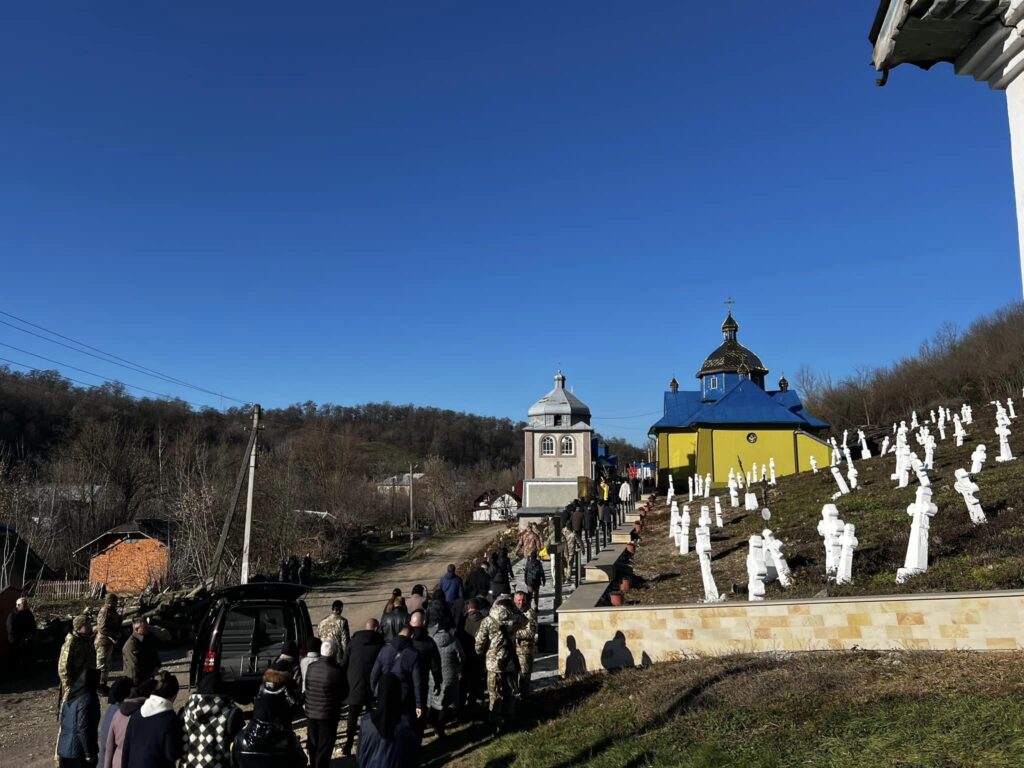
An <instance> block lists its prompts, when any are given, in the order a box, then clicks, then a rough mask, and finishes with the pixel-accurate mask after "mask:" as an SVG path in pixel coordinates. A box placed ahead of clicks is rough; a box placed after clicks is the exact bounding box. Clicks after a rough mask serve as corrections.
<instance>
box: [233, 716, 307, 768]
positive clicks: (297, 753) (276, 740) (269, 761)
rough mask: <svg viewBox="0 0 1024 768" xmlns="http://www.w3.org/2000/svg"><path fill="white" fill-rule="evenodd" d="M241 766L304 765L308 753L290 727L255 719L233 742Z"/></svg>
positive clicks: (277, 767) (291, 767)
mask: <svg viewBox="0 0 1024 768" xmlns="http://www.w3.org/2000/svg"><path fill="white" fill-rule="evenodd" d="M231 756H232V760H233V761H234V762H233V764H234V765H236V766H238V768H304V767H305V766H306V764H307V762H306V753H305V752H303V750H302V747H301V746H300V744H299V737H298V736H296V735H295V731H293V730H292V729H291V728H290V727H287V728H285V727H282V726H280V725H277V724H275V723H267V722H264V721H263V720H258V719H256V718H253V719H252V720H250V721H249V724H248V725H246V726H245V728H243V729H242V730H241V731H239V732H238V735H237V736H235V740H234V742H233V743H232V745H231Z"/></svg>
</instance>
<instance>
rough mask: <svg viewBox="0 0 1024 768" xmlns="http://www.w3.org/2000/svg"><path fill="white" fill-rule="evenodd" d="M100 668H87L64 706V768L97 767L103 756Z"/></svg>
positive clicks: (60, 748) (60, 758) (60, 751)
mask: <svg viewBox="0 0 1024 768" xmlns="http://www.w3.org/2000/svg"><path fill="white" fill-rule="evenodd" d="M99 682H100V671H99V670H98V669H95V668H93V667H90V668H88V669H87V670H85V675H84V678H83V682H82V685H81V686H79V687H78V688H77V689H76V690H75V691H74V692H73V693H72V694H71V695H70V696H69V697H68V698H67V700H66V701H65V702H64V703H63V704H61V707H60V733H59V734H58V736H57V762H58V765H59V766H60V768H85V766H94V765H96V761H97V759H98V755H99V741H98V739H97V731H98V729H99V725H100V700H99V697H98V696H97V695H96V687H97V686H98V685H99Z"/></svg>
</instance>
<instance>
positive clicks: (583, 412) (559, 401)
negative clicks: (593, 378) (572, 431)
mask: <svg viewBox="0 0 1024 768" xmlns="http://www.w3.org/2000/svg"><path fill="white" fill-rule="evenodd" d="M526 415H527V416H528V417H530V418H536V417H539V416H551V415H554V416H563V415H569V416H578V417H581V418H585V419H587V420H589V419H590V408H589V407H587V404H586V403H584V402H583V401H582V400H580V399H579V398H578V397H576V395H574V394H573V393H572V392H570V391H569V390H567V389H566V388H565V374H563V373H562V372H561V371H559V372H558V373H556V374H555V388H554V389H552V390H551V391H550V392H548V393H547V394H546V395H544V397H542V398H541V399H540V400H538V401H537V402H536V403H534V404H533V405H531V406H530V410H529V411H527V413H526ZM575 421H576V419H573V422H575Z"/></svg>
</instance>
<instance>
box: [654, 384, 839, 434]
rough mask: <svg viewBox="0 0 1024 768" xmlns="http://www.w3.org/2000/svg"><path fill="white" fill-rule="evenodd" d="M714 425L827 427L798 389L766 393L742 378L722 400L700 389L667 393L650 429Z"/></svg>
mask: <svg viewBox="0 0 1024 768" xmlns="http://www.w3.org/2000/svg"><path fill="white" fill-rule="evenodd" d="M715 424H750V425H755V424H757V425H759V424H765V425H779V426H788V427H795V428H811V429H819V428H825V427H828V426H829V425H828V424H826V423H825V422H824V421H821V420H820V419H816V418H814V417H813V416H811V415H810V414H808V413H807V412H806V411H805V410H804V408H803V404H802V403H801V402H800V398H799V397H797V394H796V392H792V391H786V392H765V391H764V390H763V389H761V388H760V387H759V386H758V385H757V384H756V383H755V382H753V381H750V380H749V379H744V380H742V381H740V382H739V383H738V384H737V385H736V386H735V387H733V388H732V389H731V390H729V391H728V392H727V393H726V394H725V395H723V396H722V397H721V398H720V399H718V400H715V401H710V402H705V401H703V400H702V399H701V393H700V392H671V391H670V392H666V393H665V415H664V416H663V417H662V418H661V419H660V420H659V421H658V422H656V423H655V424H654V425H653V426H652V427H651V431H654V430H658V429H669V428H687V427H696V426H700V425H715Z"/></svg>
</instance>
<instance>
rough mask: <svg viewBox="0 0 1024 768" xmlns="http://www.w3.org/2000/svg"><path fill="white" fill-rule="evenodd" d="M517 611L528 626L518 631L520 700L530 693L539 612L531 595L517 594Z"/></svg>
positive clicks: (525, 625)
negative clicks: (531, 602) (532, 602)
mask: <svg viewBox="0 0 1024 768" xmlns="http://www.w3.org/2000/svg"><path fill="white" fill-rule="evenodd" d="M513 601H514V602H515V606H516V610H518V611H519V613H521V614H522V615H523V616H524V617H525V618H526V624H524V625H523V626H522V627H520V628H519V629H518V630H517V631H516V659H517V660H518V662H519V679H518V680H516V681H514V683H515V690H516V695H517V696H518V698H519V699H520V700H522V699H524V698H526V696H527V695H528V694H529V693H530V676H531V675H532V674H533V657H534V655H535V654H536V653H537V611H536V609H535V608H534V607H533V606H532V605H531V604H530V595H529V594H527V593H526V592H522V591H520V592H516V593H515V595H514V596H513Z"/></svg>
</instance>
